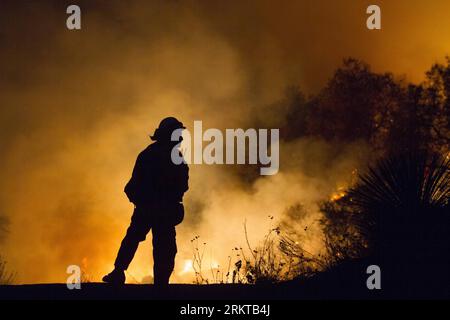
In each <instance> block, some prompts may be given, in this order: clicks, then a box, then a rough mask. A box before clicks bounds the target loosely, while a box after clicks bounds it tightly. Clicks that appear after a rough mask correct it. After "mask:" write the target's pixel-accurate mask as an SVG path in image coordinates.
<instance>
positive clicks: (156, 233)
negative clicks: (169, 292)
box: [152, 226, 177, 285]
mask: <svg viewBox="0 0 450 320" xmlns="http://www.w3.org/2000/svg"><path fill="white" fill-rule="evenodd" d="M152 233H153V277H154V283H155V285H167V284H168V283H169V278H170V275H171V274H172V271H173V268H174V266H175V255H176V253H177V244H176V233H175V227H174V226H154V227H153V229H152Z"/></svg>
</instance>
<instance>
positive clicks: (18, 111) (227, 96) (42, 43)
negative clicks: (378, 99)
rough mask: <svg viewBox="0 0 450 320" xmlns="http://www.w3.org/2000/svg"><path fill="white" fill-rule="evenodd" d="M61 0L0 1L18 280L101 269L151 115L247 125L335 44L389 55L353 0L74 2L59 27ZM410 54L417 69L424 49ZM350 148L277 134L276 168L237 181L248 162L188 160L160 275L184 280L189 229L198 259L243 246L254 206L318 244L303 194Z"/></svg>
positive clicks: (145, 269) (333, 171) (312, 196)
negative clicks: (169, 269)
mask: <svg viewBox="0 0 450 320" xmlns="http://www.w3.org/2000/svg"><path fill="white" fill-rule="evenodd" d="M68 4H69V3H64V1H50V2H47V3H43V2H39V3H36V2H28V1H23V2H22V3H20V4H18V3H17V2H8V1H5V2H2V4H1V7H0V30H2V31H1V34H0V38H1V40H2V41H1V42H0V43H1V44H0V46H1V50H0V65H1V70H2V72H1V75H0V82H1V85H0V105H1V111H0V113H1V117H0V121H1V130H2V134H1V136H0V143H1V146H2V150H3V153H2V157H1V159H0V165H1V166H2V170H1V173H0V190H1V191H2V192H1V193H0V208H1V210H2V212H4V213H5V214H6V215H7V216H8V217H9V219H10V221H11V224H10V228H9V229H10V233H9V235H8V238H7V239H6V242H5V243H4V244H3V246H2V248H1V250H2V251H3V252H4V256H5V257H6V258H7V259H8V261H9V265H10V267H11V268H14V270H15V271H16V272H17V279H16V280H17V281H18V282H23V283H27V282H62V281H65V279H66V276H67V275H66V274H65V271H66V267H67V266H68V265H70V264H78V265H80V266H83V268H84V269H85V272H86V273H88V274H89V275H90V277H91V278H92V279H93V280H99V279H100V276H101V275H102V274H104V273H106V272H108V271H110V268H111V267H112V263H113V261H114V258H115V254H116V251H117V249H118V246H119V244H120V240H121V238H122V236H123V235H124V233H125V230H126V227H127V226H128V223H129V219H130V216H131V213H132V206H131V204H129V203H128V202H127V200H126V197H125V195H124V194H123V192H122V190H123V187H124V185H125V183H126V181H127V180H128V179H129V177H130V174H131V170H132V167H133V165H134V161H135V158H136V156H137V154H138V152H139V151H141V150H142V149H144V148H145V146H146V145H147V144H148V143H149V142H150V141H149V139H148V135H149V134H151V133H152V131H153V130H154V128H156V126H157V124H158V123H159V121H160V120H161V119H162V118H163V117H165V116H168V115H174V116H176V117H177V118H179V119H181V120H182V121H183V122H184V123H185V124H186V125H187V127H188V129H190V130H191V131H192V129H193V128H192V125H193V121H194V120H202V121H203V125H204V127H205V128H211V127H214V128H222V129H223V128H239V127H242V128H246V127H248V126H251V125H252V124H253V123H254V119H258V125H261V127H267V128H270V127H272V125H274V123H275V124H277V125H279V126H280V127H282V126H286V125H288V124H287V123H284V120H283V119H284V117H283V114H284V113H285V112H286V111H287V110H283V109H280V110H271V112H270V114H271V117H269V116H266V115H265V114H261V112H264V110H267V109H266V108H265V107H266V106H268V105H271V104H272V103H273V102H274V101H276V100H277V99H279V97H280V96H281V94H282V92H283V90H284V88H285V87H286V86H287V85H290V84H300V85H301V86H302V87H303V88H305V90H307V91H309V92H313V91H314V90H317V89H318V88H319V87H320V86H321V85H323V83H324V81H325V80H326V78H327V77H328V76H329V75H330V74H331V73H332V70H333V69H334V68H335V67H336V66H337V65H338V64H339V62H340V61H341V59H342V58H343V57H344V56H347V55H356V56H361V57H362V58H365V59H366V60H367V61H368V62H373V63H374V65H375V67H376V68H387V67H394V68H392V69H393V71H396V70H398V69H397V68H400V67H401V64H399V65H395V66H393V65H390V64H389V63H386V64H385V61H384V60H383V62H381V61H380V59H381V58H379V57H378V56H376V57H374V55H373V53H372V52H373V45H374V44H375V45H377V46H378V47H379V48H381V46H380V45H379V43H378V41H380V38H379V37H380V36H377V35H372V34H367V32H366V30H364V29H363V27H362V26H364V24H363V23H361V21H364V16H361V17H359V16H358V18H356V16H355V17H353V15H354V14H355V13H354V12H359V11H360V12H365V10H364V5H363V4H353V2H352V4H350V2H345V4H342V5H340V4H337V3H336V4H329V3H328V2H327V3H326V4H325V2H324V3H321V2H319V3H318V7H313V6H312V5H310V4H308V3H301V4H296V5H293V4H288V3H285V4H283V5H280V6H279V7H277V8H276V10H275V11H274V8H273V5H274V4H273V3H271V2H265V1H263V2H259V1H258V2H257V3H256V2H255V3H251V2H249V3H247V4H239V5H238V4H237V3H235V4H225V3H219V2H218V3H210V2H201V3H199V2H195V1H188V2H186V3H182V2H179V1H164V2H163V1H153V2H152V4H151V5H150V4H148V2H139V1H136V2H133V4H129V3H126V4H125V3H124V2H119V1H117V2H113V1H108V3H103V2H102V3H97V4H93V3H92V2H91V1H79V5H80V7H81V8H82V30H81V31H68V30H67V29H66V28H65V19H66V14H65V8H66V7H67V5H68ZM325 8H327V10H325ZM441 12H442V11H441ZM297 14H298V15H297ZM350 16H352V17H353V19H352V18H351V17H350ZM405 16H406V17H407V18H408V17H409V15H408V14H407V13H405ZM313 17H315V18H313ZM314 19H316V20H314ZM388 19H389V20H387V21H388V22H390V21H392V18H390V17H388ZM336 26H337V27H336ZM356 26H357V27H356ZM447 30H450V29H448V28H447ZM346 33H348V34H346ZM397 36H398V34H394V35H393V34H392V31H391V33H388V37H389V38H396V37H397ZM311 39H312V40H311ZM329 39H333V40H332V41H329ZM419 39H422V38H419ZM419 42H420V41H419ZM438 49H440V48H438ZM402 50H403V51H402ZM402 50H399V51H398V52H399V53H398V54H401V53H402V52H404V50H406V49H402ZM433 52H434V51H433ZM440 52H442V51H440ZM385 53H386V55H389V50H387V51H386V52H385ZM425 53H426V52H425ZM425 53H424V54H425ZM386 55H385V56H386ZM425 55H426V54H425ZM413 58H414V57H409V59H413ZM415 58H417V59H418V60H420V62H421V64H420V63H419V64H417V65H418V66H419V67H421V65H422V64H423V63H426V66H428V65H429V64H430V62H431V61H430V59H434V57H433V56H432V58H430V55H426V57H425V58H423V57H415ZM408 65H409V64H408ZM406 70H408V69H407V68H404V69H401V71H402V72H406ZM421 70H425V67H424V68H422V69H421ZM415 76H416V74H415V73H414V72H412V73H411V77H413V78H414V77H415ZM274 115H275V118H274V117H273V116H274ZM277 116H279V118H277ZM364 148H365V146H364V145H361V144H357V143H355V144H352V145H346V146H339V145H330V144H327V143H325V142H322V141H315V140H312V139H297V140H294V141H290V142H282V143H281V146H280V152H281V154H280V162H281V166H280V172H279V173H278V174H277V175H275V176H272V177H264V178H259V177H258V178H256V179H255V178H252V179H247V178H248V176H249V175H250V176H251V174H249V173H248V170H250V171H251V170H252V169H251V168H248V167H244V168H234V167H229V166H206V165H203V166H195V165H192V166H191V167H190V190H189V192H188V193H187V194H186V199H185V203H186V220H185V222H184V223H183V224H182V225H181V226H179V227H178V228H177V237H178V246H179V250H178V251H179V254H178V256H177V266H176V268H177V269H176V272H175V274H174V278H173V281H190V280H191V278H190V277H192V274H191V273H183V272H181V271H182V269H183V266H184V261H185V260H189V259H192V248H191V242H190V239H192V238H193V237H194V236H195V235H199V236H200V237H201V239H202V240H204V241H205V242H206V243H207V248H208V250H209V252H208V255H209V259H210V260H211V261H213V260H214V261H216V262H217V263H219V264H224V263H225V262H226V258H227V256H228V255H229V252H230V250H231V249H232V248H233V247H234V246H243V245H244V241H245V239H244V232H243V223H244V221H245V220H246V221H247V222H246V223H247V228H248V231H249V237H250V239H249V240H250V241H251V242H252V243H255V244H256V243H257V242H258V241H259V240H260V239H261V237H262V236H263V235H264V234H265V232H266V231H267V230H268V228H270V224H271V222H270V221H269V220H270V219H268V216H269V215H272V216H275V217H276V219H283V217H284V216H283V212H286V210H287V208H289V207H291V206H293V205H296V204H298V203H302V204H303V205H305V207H306V208H307V211H308V213H309V214H308V216H306V217H305V218H304V221H302V223H303V224H304V225H309V226H311V228H310V229H309V230H310V231H309V232H310V237H309V239H310V241H309V243H307V244H305V245H306V246H307V247H308V248H309V249H310V250H311V251H315V252H318V251H320V250H321V249H322V247H321V241H322V240H321V237H322V235H321V232H320V229H319V227H318V224H317V220H318V219H319V218H320V213H319V212H318V210H317V202H318V201H320V200H323V199H326V198H328V197H329V196H330V194H331V193H332V192H334V191H335V190H336V189H337V188H339V187H340V186H341V185H345V184H346V183H348V179H349V177H350V176H351V172H352V170H353V169H354V168H355V167H357V166H358V165H359V164H360V163H361V162H363V161H364V156H363V154H364V152H363V151H364V150H365V149H364ZM150 237H151V236H150V235H149V238H150ZM150 249H151V246H150V243H149V241H147V242H146V243H145V244H143V245H141V247H140V249H139V252H138V254H137V256H136V259H135V261H134V262H133V263H132V265H131V266H130V269H129V274H130V275H131V276H132V277H134V278H136V279H137V280H138V281H140V280H142V279H143V278H145V279H147V280H148V279H150V278H151V276H150V274H151V268H150V266H151V253H150ZM206 263H210V262H208V261H207V262H206ZM180 270H181V271H180Z"/></svg>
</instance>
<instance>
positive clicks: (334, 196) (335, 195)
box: [330, 189, 347, 201]
mask: <svg viewBox="0 0 450 320" xmlns="http://www.w3.org/2000/svg"><path fill="white" fill-rule="evenodd" d="M346 194H347V193H346V192H345V191H344V190H342V189H338V191H336V192H335V193H333V194H332V195H331V197H330V201H338V200H339V199H341V198H343V197H345V195H346Z"/></svg>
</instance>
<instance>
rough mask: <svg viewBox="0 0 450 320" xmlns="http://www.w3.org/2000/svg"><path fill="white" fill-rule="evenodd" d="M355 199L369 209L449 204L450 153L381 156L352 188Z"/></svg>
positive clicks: (414, 208) (413, 209)
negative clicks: (440, 154)
mask: <svg viewBox="0 0 450 320" xmlns="http://www.w3.org/2000/svg"><path fill="white" fill-rule="evenodd" d="M349 195H350V197H351V199H352V201H353V203H354V204H355V205H357V206H359V207H360V208H361V209H363V210H364V211H366V212H371V213H377V212H379V211H380V210H387V211H390V212H397V213H399V212H405V209H409V210H411V211H410V212H419V211H422V210H429V209H442V208H444V207H448V205H449V199H450V156H446V157H442V156H439V155H436V154H433V155H430V154H428V153H426V152H415V153H414V152H411V153H408V154H403V155H399V156H391V157H388V158H385V159H382V160H380V161H379V162H378V163H377V164H376V165H375V166H373V167H370V168H369V169H368V172H367V173H365V174H362V175H361V176H360V181H359V183H358V184H357V185H356V186H355V187H354V188H352V189H351V190H350V192H349Z"/></svg>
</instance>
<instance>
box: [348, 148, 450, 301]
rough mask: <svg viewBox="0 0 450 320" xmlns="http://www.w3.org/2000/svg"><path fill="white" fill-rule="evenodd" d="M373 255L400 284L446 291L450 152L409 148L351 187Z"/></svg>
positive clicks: (449, 244) (449, 242)
mask: <svg viewBox="0 0 450 320" xmlns="http://www.w3.org/2000/svg"><path fill="white" fill-rule="evenodd" d="M348 196H349V198H350V201H351V203H352V205H353V206H355V207H356V208H357V209H358V211H360V212H361V213H362V214H363V215H364V216H365V219H364V220H363V221H364V225H363V227H366V226H367V228H368V230H369V231H370V232H369V234H371V239H370V244H371V247H372V250H373V251H372V252H373V257H375V259H376V260H377V261H379V262H380V263H381V264H382V265H383V266H384V267H385V268H387V270H388V273H389V275H390V277H391V280H392V283H396V285H397V286H398V288H404V289H405V290H408V291H412V290H416V291H415V292H416V293H417V292H426V291H427V290H428V292H432V291H433V290H434V291H436V292H437V291H439V290H441V292H444V291H445V290H446V287H445V286H443V283H445V281H446V280H445V279H447V280H450V279H448V270H449V269H450V257H449V252H450V223H449V221H450V206H449V201H450V157H449V156H439V155H436V154H429V153H427V152H410V153H408V154H403V155H396V156H390V157H387V158H385V159H382V160H380V161H378V163H377V164H376V165H375V166H372V167H370V168H369V169H368V171H367V172H366V173H364V174H362V175H361V176H360V179H359V182H358V183H357V184H356V185H355V186H354V187H353V188H352V189H351V190H350V191H349V193H348Z"/></svg>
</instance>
